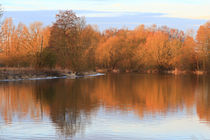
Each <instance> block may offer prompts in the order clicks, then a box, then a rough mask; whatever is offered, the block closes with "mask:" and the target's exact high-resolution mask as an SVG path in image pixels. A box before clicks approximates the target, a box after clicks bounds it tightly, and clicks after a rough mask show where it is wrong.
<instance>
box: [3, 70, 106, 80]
mask: <svg viewBox="0 0 210 140" xmlns="http://www.w3.org/2000/svg"><path fill="white" fill-rule="evenodd" d="M102 75H104V74H103V73H99V72H93V71H90V72H80V73H79V72H71V71H68V70H56V69H53V70H49V69H33V68H0V82H7V81H22V80H47V79H76V78H82V77H90V76H91V77H93V76H102Z"/></svg>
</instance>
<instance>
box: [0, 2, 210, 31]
mask: <svg viewBox="0 0 210 140" xmlns="http://www.w3.org/2000/svg"><path fill="white" fill-rule="evenodd" d="M0 4H2V6H3V8H4V10H5V13H4V18H7V17H12V18H13V21H14V23H15V24H16V25H17V24H18V23H19V22H22V23H25V24H27V25H29V24H30V23H32V22H35V21H40V22H42V23H43V24H44V25H51V24H52V22H53V21H54V20H55V14H56V13H57V12H58V10H67V9H72V10H74V11H75V12H76V13H77V15H79V16H85V17H86V21H87V23H88V24H96V25H98V27H99V29H100V30H104V29H107V28H111V27H115V28H122V27H127V28H129V29H133V28H135V27H137V26H138V25H140V24H145V25H146V26H150V25H152V24H156V25H157V26H163V25H166V26H168V27H171V28H177V29H180V30H184V31H187V30H188V29H194V30H195V31H196V30H197V29H198V28H199V26H200V25H201V24H204V23H206V22H207V21H208V20H210V0H1V1H0Z"/></svg>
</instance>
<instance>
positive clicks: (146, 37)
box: [0, 11, 210, 72]
mask: <svg viewBox="0 0 210 140" xmlns="http://www.w3.org/2000/svg"><path fill="white" fill-rule="evenodd" d="M209 26H210V22H207V23H206V24H204V25H201V26H200V28H199V30H198V32H197V36H196V39H194V38H193V37H191V36H189V35H188V34H185V33H184V32H183V31H179V30H177V29H172V28H168V27H167V26H162V27H159V28H158V27H157V26H156V25H152V26H150V27H147V28H146V27H145V26H144V25H140V26H138V27H137V28H135V29H133V30H128V29H126V28H123V29H115V28H111V29H107V30H105V31H103V32H100V31H98V29H97V27H96V26H92V25H87V24H86V23H85V19H84V18H83V17H78V16H77V15H76V14H75V13H74V12H73V11H60V12H59V13H58V14H57V15H56V21H55V23H53V25H52V26H51V27H43V26H42V23H40V22H34V23H32V24H31V25H30V26H29V27H27V26H26V25H24V24H22V23H19V25H18V26H15V25H14V24H13V21H12V19H11V18H8V19H5V20H4V22H3V24H2V26H1V29H0V32H1V36H0V65H1V66H10V67H29V66H30V67H48V68H57V67H59V68H68V69H70V70H71V71H75V72H81V71H89V70H95V69H108V70H120V71H141V72H146V71H159V72H162V71H169V70H176V69H179V70H185V71H196V70H204V71H208V70H209V69H210V45H209V42H210V28H209Z"/></svg>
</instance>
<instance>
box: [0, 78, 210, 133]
mask: <svg viewBox="0 0 210 140" xmlns="http://www.w3.org/2000/svg"><path fill="white" fill-rule="evenodd" d="M209 87H210V80H209V78H208V77H195V76H170V75H141V74H115V75H107V76H103V77H94V78H88V79H75V80H69V79H66V80H64V79H56V80H46V81H45V80H43V81H22V82H10V83H1V85H0V113H1V118H0V122H1V121H3V122H4V125H9V124H12V123H13V122H14V121H20V122H21V120H24V119H29V120H30V121H43V118H44V117H49V118H50V120H51V121H52V123H53V124H55V126H56V130H57V131H58V133H59V134H58V135H61V136H64V137H73V136H75V135H76V134H79V133H83V134H84V133H85V131H86V130H85V128H87V127H88V126H89V125H91V122H93V121H94V119H95V118H94V116H95V115H94V114H96V113H97V112H98V111H99V110H100V109H101V108H103V109H104V110H105V111H106V112H117V111H120V112H124V113H127V112H134V113H135V114H136V115H137V116H138V118H139V119H144V118H145V117H148V116H149V117H156V116H166V115H167V114H168V113H172V114H174V115H175V114H176V113H178V112H180V111H183V110H186V112H187V113H188V114H193V113H194V110H196V114H197V115H198V116H199V119H200V121H201V122H204V123H206V124H207V125H208V124H209V122H210V90H209ZM154 119H155V118H154ZM0 135H1V134H0Z"/></svg>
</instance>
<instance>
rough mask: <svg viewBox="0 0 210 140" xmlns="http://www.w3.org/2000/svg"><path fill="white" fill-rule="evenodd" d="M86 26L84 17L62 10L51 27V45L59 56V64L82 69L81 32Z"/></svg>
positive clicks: (73, 68)
mask: <svg viewBox="0 0 210 140" xmlns="http://www.w3.org/2000/svg"><path fill="white" fill-rule="evenodd" d="M84 27H85V21H84V19H83V18H81V17H78V16H76V14H75V13H74V12H73V11H71V10H70V11H60V12H59V14H57V15H56V22H55V23H53V26H52V28H51V36H50V40H49V41H50V42H49V46H50V47H53V48H54V50H55V51H56V52H57V55H58V56H59V57H58V58H59V60H58V65H60V66H62V67H67V68H69V69H72V70H74V71H77V70H79V69H80V62H81V59H80V56H81V55H82V53H83V48H82V46H80V34H81V31H82V30H83V29H84Z"/></svg>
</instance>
